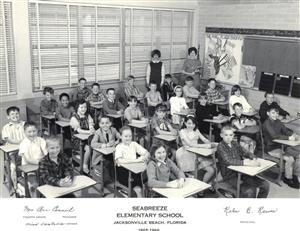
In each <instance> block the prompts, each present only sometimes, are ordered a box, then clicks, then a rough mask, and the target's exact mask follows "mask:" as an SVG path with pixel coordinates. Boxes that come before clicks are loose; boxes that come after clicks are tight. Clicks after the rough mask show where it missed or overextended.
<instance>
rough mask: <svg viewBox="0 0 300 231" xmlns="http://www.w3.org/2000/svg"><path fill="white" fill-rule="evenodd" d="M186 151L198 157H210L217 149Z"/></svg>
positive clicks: (189, 149)
mask: <svg viewBox="0 0 300 231" xmlns="http://www.w3.org/2000/svg"><path fill="white" fill-rule="evenodd" d="M186 150H187V151H189V152H192V153H194V154H197V155H200V156H211V155H212V154H213V153H214V152H215V151H216V150H217V148H187V149H186Z"/></svg>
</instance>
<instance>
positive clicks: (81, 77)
mask: <svg viewBox="0 0 300 231" xmlns="http://www.w3.org/2000/svg"><path fill="white" fill-rule="evenodd" d="M81 80H84V81H85V82H86V78H83V77H81V78H79V79H78V83H79V82H80V81H81Z"/></svg>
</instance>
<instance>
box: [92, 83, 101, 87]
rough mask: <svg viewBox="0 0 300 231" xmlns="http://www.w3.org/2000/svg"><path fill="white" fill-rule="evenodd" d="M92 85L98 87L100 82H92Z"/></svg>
mask: <svg viewBox="0 0 300 231" xmlns="http://www.w3.org/2000/svg"><path fill="white" fill-rule="evenodd" d="M94 86H97V87H100V84H99V83H93V84H92V88H93V87H94Z"/></svg>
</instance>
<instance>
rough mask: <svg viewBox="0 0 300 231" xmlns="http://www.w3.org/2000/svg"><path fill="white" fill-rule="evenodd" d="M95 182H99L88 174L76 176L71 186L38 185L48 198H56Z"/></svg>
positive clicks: (39, 189)
mask: <svg viewBox="0 0 300 231" xmlns="http://www.w3.org/2000/svg"><path fill="white" fill-rule="evenodd" d="M95 184H97V182H96V181H94V180H93V179H91V178H89V177H87V176H75V177H74V179H73V185H72V186H70V187H58V186H52V185H43V186H40V187H38V188H37V190H38V191H39V192H40V193H41V194H43V195H44V196H45V197H46V198H56V197H61V196H64V195H67V194H69V193H73V192H76V191H78V190H81V189H84V188H88V187H90V186H93V185H95Z"/></svg>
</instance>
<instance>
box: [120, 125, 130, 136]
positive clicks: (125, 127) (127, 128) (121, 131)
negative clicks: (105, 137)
mask: <svg viewBox="0 0 300 231" xmlns="http://www.w3.org/2000/svg"><path fill="white" fill-rule="evenodd" d="M126 130H129V131H131V128H130V127H129V126H127V125H125V126H123V127H122V128H121V129H120V134H121V135H122V133H123V132H124V131H126Z"/></svg>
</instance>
